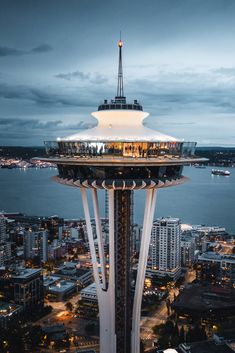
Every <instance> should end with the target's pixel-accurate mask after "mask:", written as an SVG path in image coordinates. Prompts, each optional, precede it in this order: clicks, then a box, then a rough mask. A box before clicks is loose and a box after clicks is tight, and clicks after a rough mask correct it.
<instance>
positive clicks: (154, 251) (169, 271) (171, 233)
mask: <svg viewBox="0 0 235 353" xmlns="http://www.w3.org/2000/svg"><path fill="white" fill-rule="evenodd" d="M180 241H181V222H180V220H179V218H171V217H166V218H160V219H158V220H157V221H155V222H154V223H153V228H152V235H151V244H150V257H151V267H152V270H156V271H157V273H158V274H159V275H160V276H164V275H168V276H170V277H172V278H173V279H176V278H178V277H179V275H180V272H181V262H180V261H181V260H180Z"/></svg>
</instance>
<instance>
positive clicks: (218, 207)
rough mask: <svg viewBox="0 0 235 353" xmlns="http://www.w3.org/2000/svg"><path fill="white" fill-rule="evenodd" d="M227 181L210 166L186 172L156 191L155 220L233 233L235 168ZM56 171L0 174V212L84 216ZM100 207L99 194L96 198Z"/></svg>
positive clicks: (140, 205) (138, 203)
mask: <svg viewBox="0 0 235 353" xmlns="http://www.w3.org/2000/svg"><path fill="white" fill-rule="evenodd" d="M230 171H231V175H230V176H229V177H224V176H215V175H211V167H206V168H205V169H199V168H194V167H185V168H184V175H185V176H187V177H189V178H190V181H189V182H187V183H185V184H183V185H180V186H175V187H170V188H166V189H161V190H159V191H158V197H157V207H156V213H155V218H157V217H162V216H172V217H180V218H181V220H182V222H183V223H190V224H206V225H218V226H223V227H225V228H226V229H227V230H228V231H229V232H230V233H233V234H235V169H230ZM56 174H57V171H56V170H55V169H27V170H20V169H0V210H4V211H6V212H22V213H26V214H28V215H37V216H52V215H58V216H61V217H64V218H80V217H82V218H83V217H84V214H83V209H82V202H81V195H80V191H79V188H77V189H76V188H73V187H69V186H67V187H66V186H63V185H60V184H57V183H55V182H54V181H52V179H51V177H52V176H53V175H56ZM144 196H145V192H144V191H137V192H135V221H136V222H137V223H141V222H142V213H143V209H144V201H145V200H144ZM100 201H101V202H100V203H101V207H102V208H104V207H103V206H104V194H103V193H102V194H101V197H100Z"/></svg>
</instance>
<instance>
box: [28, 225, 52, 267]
mask: <svg viewBox="0 0 235 353" xmlns="http://www.w3.org/2000/svg"><path fill="white" fill-rule="evenodd" d="M24 257H25V259H34V258H35V257H39V258H40V259H41V261H43V262H46V261H47V260H48V232H47V231H45V230H43V231H32V230H27V231H25V232H24Z"/></svg>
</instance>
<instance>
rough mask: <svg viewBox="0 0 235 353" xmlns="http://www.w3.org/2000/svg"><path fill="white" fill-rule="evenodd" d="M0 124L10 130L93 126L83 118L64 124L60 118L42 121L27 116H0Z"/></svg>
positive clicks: (64, 128) (81, 128)
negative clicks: (74, 122) (76, 121)
mask: <svg viewBox="0 0 235 353" xmlns="http://www.w3.org/2000/svg"><path fill="white" fill-rule="evenodd" d="M0 126H2V127H4V128H9V129H12V131H13V130H14V131H16V130H18V131H21V130H22V131H25V129H26V130H28V129H30V130H45V129H56V130H57V131H60V130H63V131H66V130H73V129H77V130H84V129H89V128H91V127H93V126H94V124H91V123H85V122H84V121H83V120H81V121H79V122H78V123H76V124H64V123H63V121H62V120H50V121H42V120H39V119H27V118H19V119H18V118H10V119H8V118H0Z"/></svg>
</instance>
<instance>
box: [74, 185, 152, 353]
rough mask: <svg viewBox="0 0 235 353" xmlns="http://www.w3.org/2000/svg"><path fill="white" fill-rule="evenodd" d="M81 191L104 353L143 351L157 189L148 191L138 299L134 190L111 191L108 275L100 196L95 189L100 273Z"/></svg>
mask: <svg viewBox="0 0 235 353" xmlns="http://www.w3.org/2000/svg"><path fill="white" fill-rule="evenodd" d="M81 193H82V201H83V207H84V213H85V220H86V226H87V233H88V239H89V244H90V252H91V260H92V266H93V273H94V279H95V283H96V291H97V298H98V304H99V319H100V353H139V349H140V333H139V324H140V313H141V302H142V294H143V287H144V278H145V271H146V265H147V257H148V250H149V243H150V238H151V230H152V224H153V217H154V209H155V203H156V190H155V189H149V190H147V191H146V203H145V211H144V223H143V233H142V239H141V247H140V258H139V266H138V271H137V278H136V286H135V294H134V301H133V300H132V293H131V279H132V278H131V258H132V251H131V248H132V247H131V243H132V238H131V237H132V224H131V208H132V194H131V193H132V191H131V190H108V199H109V205H108V206H109V212H108V213H109V271H108V273H107V274H106V260H105V255H104V249H103V239H102V231H101V223H100V212H99V203H98V195H97V192H96V191H95V192H94V190H92V200H93V207H94V214H95V220H96V228H97V239H98V251H99V259H100V270H101V271H100V272H99V266H98V260H97V256H96V250H95V245H94V239H93V233H92V226H91V218H90V212H89V206H88V201H87V194H86V189H85V188H81ZM107 277H108V278H107ZM132 304H133V305H132Z"/></svg>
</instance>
